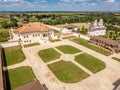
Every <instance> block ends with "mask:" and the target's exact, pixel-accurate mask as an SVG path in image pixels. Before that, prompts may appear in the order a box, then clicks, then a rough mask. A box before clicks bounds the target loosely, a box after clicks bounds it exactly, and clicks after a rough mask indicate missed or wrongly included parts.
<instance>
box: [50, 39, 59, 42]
mask: <svg viewBox="0 0 120 90" xmlns="http://www.w3.org/2000/svg"><path fill="white" fill-rule="evenodd" d="M58 41H61V40H60V39H55V40H52V41H51V42H58Z"/></svg>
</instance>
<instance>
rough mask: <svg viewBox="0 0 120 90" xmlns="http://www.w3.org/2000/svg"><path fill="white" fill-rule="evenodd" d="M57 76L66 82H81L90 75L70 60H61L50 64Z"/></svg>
mask: <svg viewBox="0 0 120 90" xmlns="http://www.w3.org/2000/svg"><path fill="white" fill-rule="evenodd" d="M48 67H49V68H50V69H51V70H52V72H53V73H54V74H55V76H56V77H57V78H58V79H59V80H60V81H62V82H65V83H75V82H79V81H81V80H83V79H85V78H87V77H88V76H89V75H88V74H87V73H86V72H84V71H83V70H81V69H80V68H79V67H77V66H76V65H74V64H73V63H72V62H70V61H63V60H62V61H59V62H56V63H53V64H50V65H48Z"/></svg>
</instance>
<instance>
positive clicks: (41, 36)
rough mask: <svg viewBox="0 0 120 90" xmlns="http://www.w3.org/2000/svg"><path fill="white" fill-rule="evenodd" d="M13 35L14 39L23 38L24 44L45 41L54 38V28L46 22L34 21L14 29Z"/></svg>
mask: <svg viewBox="0 0 120 90" xmlns="http://www.w3.org/2000/svg"><path fill="white" fill-rule="evenodd" d="M12 36H13V40H21V43H22V44H30V43H35V42H40V43H45V42H46V41H49V40H53V39H54V30H53V29H51V28H50V27H48V26H47V25H45V24H42V23H39V22H34V23H29V24H26V25H24V26H22V27H20V28H18V29H13V30H12Z"/></svg>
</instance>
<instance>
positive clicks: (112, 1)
mask: <svg viewBox="0 0 120 90" xmlns="http://www.w3.org/2000/svg"><path fill="white" fill-rule="evenodd" d="M105 1H106V2H109V3H114V2H115V0H105Z"/></svg>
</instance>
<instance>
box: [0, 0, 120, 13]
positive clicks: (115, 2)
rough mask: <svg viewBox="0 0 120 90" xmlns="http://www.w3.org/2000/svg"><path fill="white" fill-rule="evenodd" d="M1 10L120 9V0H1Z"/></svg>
mask: <svg viewBox="0 0 120 90" xmlns="http://www.w3.org/2000/svg"><path fill="white" fill-rule="evenodd" d="M0 11H120V0H0Z"/></svg>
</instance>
